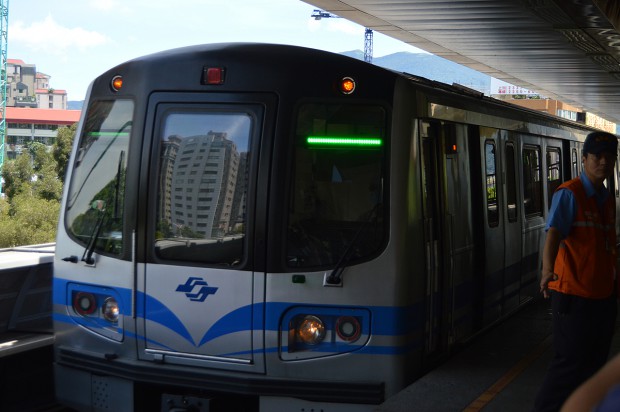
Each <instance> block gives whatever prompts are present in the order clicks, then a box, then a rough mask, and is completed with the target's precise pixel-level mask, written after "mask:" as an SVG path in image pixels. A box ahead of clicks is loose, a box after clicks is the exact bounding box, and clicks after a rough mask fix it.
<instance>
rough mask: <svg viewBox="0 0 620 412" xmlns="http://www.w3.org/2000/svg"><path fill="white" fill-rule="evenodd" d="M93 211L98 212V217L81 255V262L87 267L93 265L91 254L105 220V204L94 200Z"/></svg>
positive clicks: (93, 260)
mask: <svg viewBox="0 0 620 412" xmlns="http://www.w3.org/2000/svg"><path fill="white" fill-rule="evenodd" d="M93 209H96V210H98V211H99V216H98V217H97V223H96V224H95V228H94V230H93V233H91V235H90V239H88V246H86V249H85V250H84V254H83V255H82V262H85V263H86V264H87V265H92V264H94V263H95V259H93V253H94V252H95V246H96V245H97V240H99V233H100V232H101V226H103V220H104V219H105V202H104V201H103V200H95V201H94V202H93Z"/></svg>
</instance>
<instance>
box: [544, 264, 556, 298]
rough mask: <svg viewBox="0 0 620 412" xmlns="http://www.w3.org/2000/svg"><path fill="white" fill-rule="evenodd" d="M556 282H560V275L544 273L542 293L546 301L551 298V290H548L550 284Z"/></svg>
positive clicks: (546, 271)
mask: <svg viewBox="0 0 620 412" xmlns="http://www.w3.org/2000/svg"><path fill="white" fill-rule="evenodd" d="M555 280H558V275H556V274H555V273H553V272H551V271H548V270H543V271H542V273H541V277H540V292H541V293H542V294H543V297H544V298H545V299H548V298H549V289H547V285H549V282H553V281H555Z"/></svg>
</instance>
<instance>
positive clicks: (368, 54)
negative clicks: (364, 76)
mask: <svg viewBox="0 0 620 412" xmlns="http://www.w3.org/2000/svg"><path fill="white" fill-rule="evenodd" d="M364 61H365V62H366V63H372V29H369V28H368V27H366V31H365V32H364Z"/></svg>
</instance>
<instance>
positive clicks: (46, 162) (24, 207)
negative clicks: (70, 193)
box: [0, 124, 76, 247]
mask: <svg viewBox="0 0 620 412" xmlns="http://www.w3.org/2000/svg"><path fill="white" fill-rule="evenodd" d="M75 130H76V125H75V124H74V125H72V126H71V127H62V128H60V129H59V130H58V138H57V139H56V142H55V143H54V146H53V148H52V151H51V152H50V151H49V150H48V147H46V146H45V145H44V144H42V143H39V142H29V143H28V144H27V145H26V148H27V150H26V151H24V152H23V153H22V154H20V155H19V156H18V157H17V158H16V159H14V160H9V161H6V162H5V163H4V165H3V167H2V177H3V178H4V193H5V195H6V198H4V199H0V247H13V246H19V245H28V244H37V243H47V242H52V241H54V239H55V237H56V226H57V225H58V214H59V212H60V199H61V196H62V186H63V181H64V177H65V171H66V168H67V163H68V161H69V156H70V154H71V145H72V144H73V139H74V136H75Z"/></svg>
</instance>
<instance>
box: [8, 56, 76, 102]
mask: <svg viewBox="0 0 620 412" xmlns="http://www.w3.org/2000/svg"><path fill="white" fill-rule="evenodd" d="M6 66H7V68H6V69H7V73H6V74H7V95H6V105H7V107H29V108H41V109H58V110H67V92H66V91H65V90H60V89H54V88H52V87H50V79H51V76H49V75H47V74H45V73H38V72H37V68H36V66H35V65H34V64H28V63H25V62H24V61H23V60H19V59H8V60H7V64H6Z"/></svg>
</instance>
